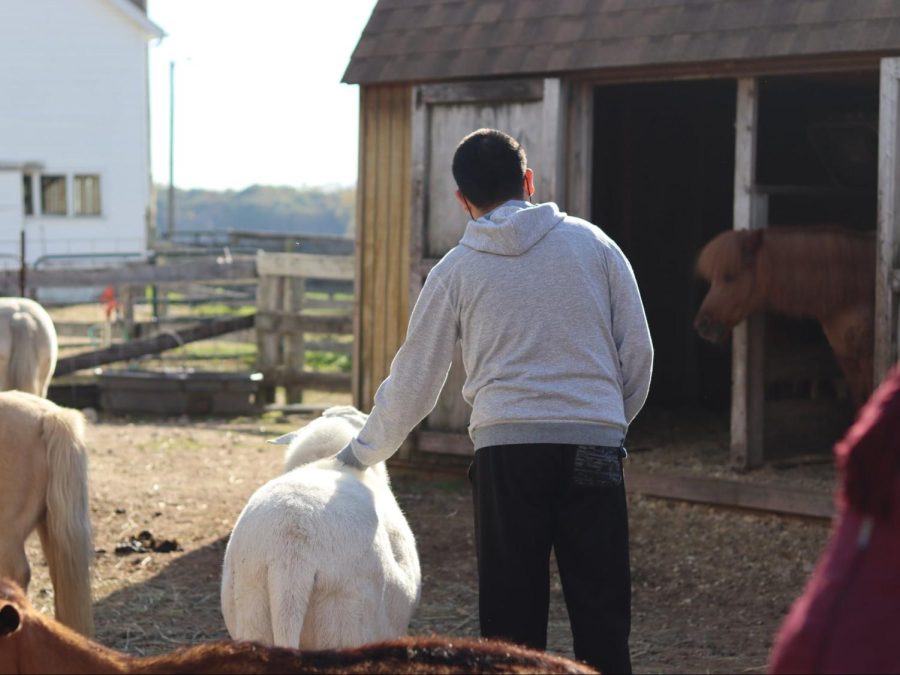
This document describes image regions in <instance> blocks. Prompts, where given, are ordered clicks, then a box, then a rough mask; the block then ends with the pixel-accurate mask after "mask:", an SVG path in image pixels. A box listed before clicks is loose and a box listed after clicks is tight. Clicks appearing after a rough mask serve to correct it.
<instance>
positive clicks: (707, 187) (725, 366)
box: [592, 80, 737, 415]
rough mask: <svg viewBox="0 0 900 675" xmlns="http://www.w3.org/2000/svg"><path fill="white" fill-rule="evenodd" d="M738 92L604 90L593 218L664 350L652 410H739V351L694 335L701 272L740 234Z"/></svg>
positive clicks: (715, 88) (721, 88) (649, 87)
mask: <svg viewBox="0 0 900 675" xmlns="http://www.w3.org/2000/svg"><path fill="white" fill-rule="evenodd" d="M736 91H737V86H736V83H735V82H734V81H731V80H722V81H715V80H706V81H695V82H677V83H670V82H667V83H653V84H628V85H615V86H601V87H597V88H596V89H595V93H594V110H595V113H594V114H595V116H594V174H593V175H594V182H593V205H592V207H593V209H592V210H593V213H592V217H593V219H594V222H595V223H597V225H599V226H600V227H601V228H603V229H604V230H605V231H606V232H607V233H608V234H609V235H610V236H611V237H612V238H613V239H614V240H615V241H616V242H617V243H618V244H619V245H620V246H621V247H622V249H623V251H624V252H625V254H626V255H627V256H628V258H629V260H630V261H631V264H632V266H633V267H634V271H635V275H636V277H637V280H638V284H639V286H640V289H641V295H642V298H643V301H644V306H645V309H646V311H647V319H648V322H649V324H650V331H651V333H652V335H653V342H654V347H655V350H656V360H655V365H654V372H653V384H652V386H651V388H650V399H649V401H648V406H650V407H655V408H660V407H662V408H667V409H683V408H687V407H697V406H698V405H699V406H703V407H705V408H709V409H713V410H716V411H721V412H723V413H725V414H726V415H727V410H728V409H729V405H730V399H731V392H730V381H731V357H730V351H729V348H728V347H722V346H718V345H711V344H709V343H707V342H704V341H703V340H701V339H700V338H699V337H698V336H697V334H696V333H695V331H694V329H693V319H694V314H695V313H696V311H697V308H698V307H699V305H700V302H701V300H702V298H703V294H704V293H705V290H706V289H705V285H704V284H702V283H701V282H699V281H698V280H697V279H696V278H695V276H694V263H695V260H696V256H697V252H698V251H699V250H700V248H701V247H702V246H703V244H704V243H705V242H707V241H709V240H710V239H711V238H712V237H713V236H715V235H716V234H717V233H718V232H721V231H723V230H726V229H730V228H731V226H732V220H733V217H732V213H733V194H734V138H735V134H734V119H735V106H736Z"/></svg>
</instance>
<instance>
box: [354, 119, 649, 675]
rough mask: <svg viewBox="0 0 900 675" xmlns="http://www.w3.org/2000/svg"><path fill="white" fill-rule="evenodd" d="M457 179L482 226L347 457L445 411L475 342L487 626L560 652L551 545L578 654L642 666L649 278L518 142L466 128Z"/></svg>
mask: <svg viewBox="0 0 900 675" xmlns="http://www.w3.org/2000/svg"><path fill="white" fill-rule="evenodd" d="M453 176H454V178H455V179H456V183H457V186H458V188H459V189H458V191H457V192H456V197H457V199H458V201H459V203H460V205H461V207H462V208H463V210H464V211H465V212H466V213H467V214H468V215H469V217H470V218H471V220H469V222H468V225H467V227H466V231H465V234H464V236H463V238H462V240H461V241H460V244H459V246H457V247H455V248H454V249H453V250H451V251H450V252H449V253H448V254H447V255H446V256H444V257H443V259H441V261H440V262H439V263H438V264H437V265H436V266H435V267H434V269H433V270H432V271H431V273H430V274H429V275H428V278H427V280H426V282H425V285H424V287H423V288H422V292H421V294H420V295H419V299H418V301H417V302H416V305H415V307H414V309H413V311H412V315H411V318H410V322H409V328H408V331H407V336H406V341H405V343H404V344H403V346H402V347H401V348H400V350H399V351H398V352H397V355H396V357H395V358H394V361H393V363H392V364H391V372H390V375H389V376H388V378H387V379H385V381H384V382H383V383H382V384H381V386H380V387H379V388H378V391H377V393H376V394H375V406H374V408H373V410H372V414H371V416H370V417H369V420H368V422H367V423H366V425H365V427H363V429H362V430H361V431H360V433H359V436H358V437H357V438H356V439H354V440H353V441H352V442H351V444H350V445H349V446H347V448H345V449H344V450H343V451H342V452H341V454H340V455H339V457H340V458H341V459H342V460H343V461H345V462H347V463H348V464H355V465H371V464H374V463H376V462H378V461H381V460H384V459H387V458H388V457H390V456H391V455H392V454H393V453H394V452H396V450H397V448H398V447H399V446H400V444H401V443H402V442H403V440H404V439H405V438H406V436H407V434H408V433H409V432H410V431H411V430H412V428H413V427H414V426H415V425H416V424H418V423H419V422H420V421H421V420H422V419H423V418H424V417H425V416H426V415H427V414H428V413H429V412H430V411H431V410H432V408H434V405H435V403H436V402H437V398H438V395H439V394H440V391H441V389H442V387H443V385H444V382H445V381H446V378H447V372H448V370H449V368H450V363H451V361H452V358H453V353H454V348H455V345H456V342H457V340H461V341H462V353H463V362H464V365H465V369H466V375H467V377H466V383H465V385H464V387H463V396H464V398H465V399H466V401H467V402H468V403H469V404H470V405H471V406H472V415H471V423H470V425H469V433H470V435H471V437H472V440H473V442H474V444H475V449H476V453H475V459H474V462H473V464H472V467H471V468H470V479H471V480H472V485H473V496H474V503H475V531H476V550H477V554H478V573H479V618H480V621H481V633H482V635H483V636H485V637H497V638H505V639H508V640H512V641H514V642H517V643H521V644H524V645H528V646H531V647H535V648H539V649H543V648H545V647H546V642H547V614H548V607H549V558H550V552H551V549H553V550H555V553H556V558H557V563H558V566H559V570H560V577H561V581H562V584H563V592H564V594H565V598H566V606H567V608H568V611H569V617H570V622H571V625H572V632H573V636H574V648H575V655H576V657H577V658H579V659H582V660H584V661H587V662H588V663H590V664H591V665H593V666H595V667H597V668H598V669H600V670H601V671H602V672H628V671H630V668H631V663H630V657H629V652H628V634H629V631H630V623H631V581H630V563H629V555H628V517H627V512H626V504H625V490H624V483H623V476H622V459H623V458H624V456H625V450H624V446H623V444H624V440H625V433H626V431H627V429H628V425H629V424H630V423H631V421H632V420H633V419H634V417H635V415H637V413H638V411H639V410H640V409H641V407H642V406H643V404H644V400H645V399H646V396H647V391H648V388H649V384H650V372H651V368H652V361H653V349H652V346H651V342H650V334H649V331H648V328H647V321H646V318H645V315H644V309H643V306H642V304H641V299H640V295H639V293H638V289H637V284H636V282H635V279H634V274H633V273H632V270H631V267H630V265H629V264H628V261H627V260H626V259H625V256H624V255H623V254H622V252H621V251H620V250H619V248H618V247H617V246H616V245H615V243H614V242H613V241H612V240H611V239H610V238H609V237H607V236H606V235H605V234H604V233H603V232H602V231H601V230H600V229H598V228H597V227H595V226H594V225H591V224H590V223H588V222H585V221H583V220H579V219H577V218H573V217H571V216H567V215H566V214H565V213H562V212H560V211H559V210H558V209H557V207H556V205H555V204H552V203H546V204H531V203H529V202H528V201H527V200H528V199H530V198H531V197H532V196H533V194H534V174H533V173H532V170H531V169H529V168H527V167H526V158H525V151H524V150H523V149H522V147H521V146H520V145H519V143H518V142H516V140H515V139H513V138H512V137H510V136H508V135H506V134H504V133H502V132H500V131H496V130H492V129H480V130H478V131H476V132H474V133H472V134H470V135H468V136H466V137H465V138H464V139H463V140H462V142H461V143H460V144H459V146H458V148H457V149H456V153H455V155H454V157H453Z"/></svg>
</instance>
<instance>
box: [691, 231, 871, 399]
mask: <svg viewBox="0 0 900 675" xmlns="http://www.w3.org/2000/svg"><path fill="white" fill-rule="evenodd" d="M697 273H698V274H699V275H700V276H701V277H702V278H704V279H705V280H706V281H708V282H709V283H710V284H711V285H710V288H709V292H708V293H707V294H706V298H705V299H704V300H703V304H702V305H701V306H700V311H699V312H697V318H696V319H695V321H694V327H695V328H696V329H697V332H698V333H699V334H700V335H701V337H703V338H706V339H707V340H710V341H713V342H721V341H723V340H724V339H725V337H726V336H727V334H728V332H729V331H730V330H731V329H732V328H734V327H735V326H736V325H737V324H739V323H740V322H741V321H743V320H744V319H746V318H747V317H748V316H750V315H751V314H753V313H754V312H758V311H761V310H763V309H768V310H771V311H773V312H778V313H780V314H784V315H786V316H789V317H797V318H801V317H806V318H813V319H816V320H817V321H818V322H819V323H820V324H821V325H822V330H823V331H824V333H825V337H826V338H827V340H828V344H829V345H830V346H831V350H832V351H833V352H834V355H835V357H836V358H837V361H838V364H839V365H840V367H841V370H842V371H843V373H844V376H845V377H846V378H847V384H848V385H849V387H850V392H851V396H852V397H853V402H854V404H855V405H856V406H857V407H859V406H860V405H862V403H863V402H864V401H865V400H866V399H867V398H868V396H869V394H870V393H871V392H872V377H873V372H872V368H873V366H872V351H873V343H874V326H873V324H874V305H875V236H874V233H873V232H854V231H851V230H846V229H842V228H837V227H825V226H818V227H774V228H770V229H760V230H742V231H736V230H731V231H728V232H723V233H721V234H719V235H718V236H716V237H715V238H714V239H713V240H712V241H710V242H709V243H708V244H707V245H706V246H705V247H703V250H702V251H701V252H700V257H699V259H698V261H697Z"/></svg>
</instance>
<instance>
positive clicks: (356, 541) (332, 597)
mask: <svg viewBox="0 0 900 675" xmlns="http://www.w3.org/2000/svg"><path fill="white" fill-rule="evenodd" d="M365 420H366V416H365V415H364V414H363V413H361V412H359V411H358V410H356V409H355V408H351V407H349V406H343V407H339V408H330V409H329V410H326V411H325V413H324V414H323V416H322V417H320V418H317V419H315V420H313V421H312V422H311V423H309V424H308V425H307V426H306V427H304V428H302V429H299V430H298V431H296V432H294V433H291V434H288V435H287V436H282V437H281V438H280V439H277V441H276V442H280V443H289V444H290V445H289V447H288V450H287V452H286V453H285V470H286V473H285V474H283V475H282V476H279V477H278V478H276V479H274V480H272V481H269V482H268V483H266V484H265V485H263V486H262V487H261V488H260V489H259V490H257V491H256V493H255V494H254V495H253V496H252V497H251V498H250V501H249V502H248V504H247V506H246V507H245V508H244V510H243V512H242V513H241V515H240V517H239V518H238V520H237V523H235V526H234V531H233V532H232V534H231V539H230V540H229V542H228V548H227V549H226V551H225V563H224V569H223V573H222V613H223V615H224V617H225V625H226V626H227V627H228V632H229V633H230V634H231V636H232V638H234V639H236V640H253V641H257V642H263V643H265V644H268V645H276V646H279V647H300V648H302V649H330V648H337V647H354V646H358V645H362V644H365V643H367V642H373V641H376V640H387V639H391V638H396V637H399V636H401V635H404V634H405V633H406V631H407V628H408V626H409V621H410V619H411V618H412V613H413V611H414V609H415V607H416V605H417V604H418V601H419V592H420V589H421V573H420V570H419V558H418V554H417V553H416V542H415V538H414V537H413V533H412V531H411V530H410V528H409V525H408V523H407V522H406V518H405V517H404V515H403V513H402V511H401V510H400V507H399V506H398V504H397V500H396V499H395V498H394V495H393V493H392V492H391V488H390V482H389V480H388V475H387V470H386V469H385V467H384V464H383V463H382V464H379V465H376V466H374V467H371V468H369V469H366V470H362V471H361V470H358V469H354V468H351V467H349V466H347V465H345V464H343V463H342V462H339V461H338V460H336V459H335V458H334V455H336V454H337V453H338V452H339V451H340V450H341V449H342V448H343V447H344V446H345V445H346V444H347V443H349V442H350V439H351V438H353V436H354V435H355V434H356V433H357V432H358V431H359V430H360V429H361V428H362V426H363V424H364V423H365Z"/></svg>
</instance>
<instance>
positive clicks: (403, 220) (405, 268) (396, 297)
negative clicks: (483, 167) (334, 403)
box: [353, 86, 412, 411]
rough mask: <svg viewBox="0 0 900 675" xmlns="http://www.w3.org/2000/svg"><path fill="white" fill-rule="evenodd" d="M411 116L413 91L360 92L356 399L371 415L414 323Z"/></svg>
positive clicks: (404, 88) (395, 88)
mask: <svg viewBox="0 0 900 675" xmlns="http://www.w3.org/2000/svg"><path fill="white" fill-rule="evenodd" d="M411 109H412V98H411V89H410V87H408V86H372V87H361V89H360V130H359V131H360V133H359V136H360V145H359V148H360V154H359V179H358V183H357V209H356V256H357V259H356V264H357V273H356V298H357V300H356V301H357V306H356V311H355V321H356V341H355V345H356V347H355V353H354V359H353V400H354V403H355V405H356V406H357V407H359V408H360V409H362V410H366V411H368V410H370V409H371V407H372V399H373V397H374V395H375V390H376V389H377V388H378V385H379V384H381V381H382V380H383V379H384V378H385V377H386V376H387V374H388V371H389V369H390V365H391V359H393V357H394V354H395V353H396V351H397V349H398V347H399V346H400V345H401V344H402V342H403V339H404V337H405V336H406V324H407V322H408V320H409V266H410V255H409V233H410V203H411V196H410V189H411V173H410V157H411V154H410V144H411V136H410V114H411Z"/></svg>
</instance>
